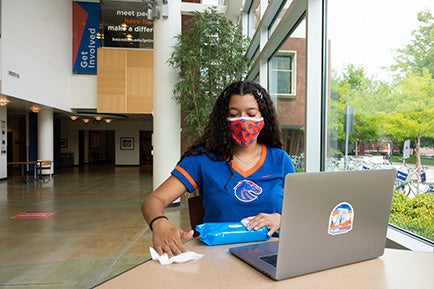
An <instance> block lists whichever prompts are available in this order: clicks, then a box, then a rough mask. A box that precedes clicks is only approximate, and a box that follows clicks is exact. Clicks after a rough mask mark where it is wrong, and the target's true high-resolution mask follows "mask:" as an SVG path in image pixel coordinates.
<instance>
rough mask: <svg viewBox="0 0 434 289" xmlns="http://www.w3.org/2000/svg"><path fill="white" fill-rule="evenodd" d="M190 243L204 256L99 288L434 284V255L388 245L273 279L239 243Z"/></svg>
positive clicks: (144, 268)
mask: <svg viewBox="0 0 434 289" xmlns="http://www.w3.org/2000/svg"><path fill="white" fill-rule="evenodd" d="M186 246H187V249H188V250H191V251H194V252H197V253H201V254H204V256H203V257H202V258H201V259H199V260H197V261H190V262H187V263H183V264H171V265H167V266H162V265H160V263H158V262H156V261H152V260H150V261H147V262H145V263H143V264H141V265H139V266H137V267H135V268H133V269H131V270H129V271H127V272H125V273H123V274H121V275H119V276H117V277H115V278H113V279H111V280H109V281H107V282H105V283H103V284H100V285H99V286H97V287H96V288H98V289H104V288H116V289H118V288H128V289H135V288H177V289H182V288H188V289H191V288H201V289H203V288H210V289H211V288H216V289H220V288H227V289H229V288H242V287H245V288H249V289H255V288H260V289H267V288H286V289H288V288H304V289H309V288H315V289H318V288H330V289H336V288H363V289H365V288H376V289H380V288H393V289H395V288H405V289H408V288H426V289H428V288H434V274H433V273H434V254H432V253H422V252H414V251H406V250H396V249H386V250H385V253H384V255H383V256H382V257H380V258H376V259H372V260H368V261H364V262H359V263H356V264H351V265H346V266H342V267H338V268H333V269H329V270H325V271H321V272H317V273H312V274H307V275H304V276H299V277H295V278H291V279H286V280H282V281H274V280H272V279H270V278H268V277H266V276H265V275H263V274H262V273H260V272H258V271H257V270H255V269H253V268H252V267H250V266H249V265H247V264H246V263H244V262H243V261H241V260H239V259H238V258H236V257H234V256H232V255H231V254H230V253H229V252H228V249H229V248H230V247H233V246H237V245H234V244H231V245H223V246H212V247H209V246H206V245H204V244H203V243H201V242H200V241H199V240H198V239H194V240H191V241H189V242H187V243H186Z"/></svg>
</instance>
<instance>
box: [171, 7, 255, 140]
mask: <svg viewBox="0 0 434 289" xmlns="http://www.w3.org/2000/svg"><path fill="white" fill-rule="evenodd" d="M191 24H192V28H191V29H190V30H188V31H185V32H184V33H183V34H181V35H178V36H177V45H176V46H175V47H174V50H173V53H172V55H171V58H170V59H169V64H170V65H171V66H173V67H174V68H177V69H178V70H179V79H178V82H177V83H176V85H175V88H174V91H173V94H174V95H173V98H174V100H175V101H176V102H177V103H178V104H180V105H181V112H182V114H183V116H184V117H185V119H184V121H185V129H186V130H187V131H188V132H189V134H190V136H191V137H194V138H195V137H197V136H199V135H201V134H202V132H203V130H204V129H205V126H206V125H207V123H208V119H209V115H210V113H211V111H212V107H213V106H214V102H215V99H216V98H217V96H218V95H219V93H220V92H221V91H222V90H223V89H224V88H225V87H226V86H227V85H228V84H230V83H231V82H233V81H236V80H241V79H243V77H245V75H246V73H247V71H248V68H249V65H250V61H249V60H248V58H247V56H246V51H247V48H248V44H249V40H248V39H247V38H246V37H244V36H243V35H242V33H241V31H240V29H239V28H238V27H237V26H235V25H234V24H233V23H232V22H231V21H230V20H228V19H227V18H225V17H224V16H223V15H221V14H219V13H217V11H216V10H215V9H212V8H211V9H207V10H206V11H204V12H202V13H199V12H195V13H194V15H193V17H192V19H191Z"/></svg>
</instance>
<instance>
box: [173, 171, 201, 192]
mask: <svg viewBox="0 0 434 289" xmlns="http://www.w3.org/2000/svg"><path fill="white" fill-rule="evenodd" d="M176 170H178V171H179V172H180V173H181V174H182V175H183V176H184V177H185V178H186V179H187V180H188V181H189V182H190V184H191V185H192V186H193V188H194V189H195V190H196V189H197V188H198V186H197V184H196V182H195V181H194V180H193V178H192V177H191V176H190V175H189V173H187V172H186V170H184V169H183V168H181V167H180V166H176Z"/></svg>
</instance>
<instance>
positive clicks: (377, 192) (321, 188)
mask: <svg viewBox="0 0 434 289" xmlns="http://www.w3.org/2000/svg"><path fill="white" fill-rule="evenodd" d="M395 177H396V171H395V170H394V169H384V170H362V171H343V172H318V173H296V174H288V175H287V176H286V178H285V192H284V197H283V204H282V218H281V228H280V237H279V241H276V242H274V241H268V242H262V243H255V244H251V245H244V246H238V247H232V248H230V249H229V251H230V252H231V253H232V254H233V255H235V256H237V257H238V258H240V259H241V260H243V261H245V262H247V263H248V264H250V265H251V266H253V267H254V268H256V269H257V270H259V271H261V272H263V273H265V274H266V275H267V276H269V277H270V278H272V279H275V280H281V279H286V278H290V277H295V276H299V275H303V274H307V273H312V272H316V271H320V270H325V269H329V268H333V267H337V266H341V265H346V264H351V263H355V262H359V261H363V260H367V259H372V258H376V257H379V256H381V255H383V253H384V248H385V244H386V232H387V225H388V220H389V213H390V206H391V201H392V194H393V184H394V181H395ZM276 256H277V257H276ZM273 262H275V265H272V264H270V263H273Z"/></svg>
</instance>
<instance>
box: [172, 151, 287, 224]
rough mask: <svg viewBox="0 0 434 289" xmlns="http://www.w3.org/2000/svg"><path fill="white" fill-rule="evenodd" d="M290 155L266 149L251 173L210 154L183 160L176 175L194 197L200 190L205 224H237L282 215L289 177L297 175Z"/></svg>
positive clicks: (250, 170)
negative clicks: (290, 174) (262, 215)
mask: <svg viewBox="0 0 434 289" xmlns="http://www.w3.org/2000/svg"><path fill="white" fill-rule="evenodd" d="M294 172H295V170H294V166H293V164H292V160H291V158H290V157H289V155H288V154H287V153H286V152H285V151H284V150H282V149H278V148H272V147H266V146H265V145H262V153H261V158H260V160H259V161H258V163H257V164H256V165H255V166H254V167H252V168H251V169H249V170H248V171H243V170H241V169H240V168H239V167H238V166H237V165H236V164H235V163H234V162H232V163H229V162H228V161H226V160H223V161H215V160H212V159H210V158H209V157H208V156H207V155H206V154H200V155H190V156H187V157H185V158H183V159H182V160H181V161H180V162H179V163H178V165H177V166H176V168H175V169H174V170H173V171H172V175H173V176H175V177H176V178H178V179H179V180H180V181H181V182H182V183H183V184H184V185H185V187H186V188H187V190H188V191H189V192H190V193H191V192H193V191H195V190H196V189H199V193H200V195H201V196H202V198H203V204H204V208H205V216H204V222H237V221H240V220H241V219H243V218H245V217H249V216H256V215H257V214H259V213H267V214H270V213H279V214H280V213H281V207H282V199H283V186H284V183H285V176H286V174H288V173H294Z"/></svg>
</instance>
